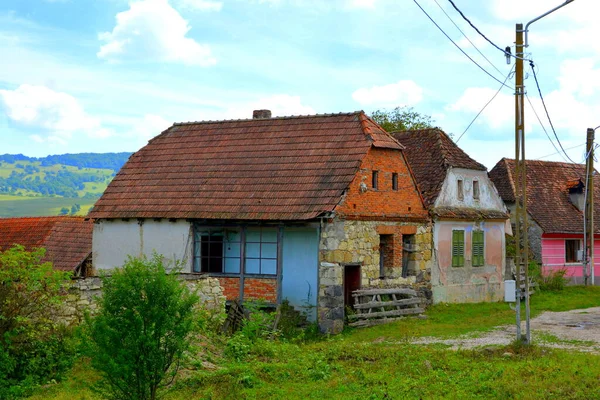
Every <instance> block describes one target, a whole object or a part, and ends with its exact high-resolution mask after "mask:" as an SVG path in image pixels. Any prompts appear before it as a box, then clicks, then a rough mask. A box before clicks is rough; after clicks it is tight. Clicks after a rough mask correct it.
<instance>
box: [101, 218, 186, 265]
mask: <svg viewBox="0 0 600 400" xmlns="http://www.w3.org/2000/svg"><path fill="white" fill-rule="evenodd" d="M192 247H193V238H192V235H191V224H190V223H189V222H187V221H185V220H177V221H175V222H171V221H169V220H158V221H155V220H142V221H138V220H135V219H131V220H128V221H123V220H101V221H99V222H97V223H95V224H94V233H93V237H92V263H93V266H94V268H96V270H103V269H111V268H115V267H120V266H122V265H123V264H124V263H125V261H126V260H127V256H128V255H131V256H141V255H143V254H145V255H146V256H148V257H151V256H152V253H153V252H154V251H156V252H157V253H158V254H161V255H163V256H164V257H165V258H166V259H167V260H184V261H185V264H184V266H183V270H184V272H190V271H191V265H192V260H191V256H192Z"/></svg>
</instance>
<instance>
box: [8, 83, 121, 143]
mask: <svg viewBox="0 0 600 400" xmlns="http://www.w3.org/2000/svg"><path fill="white" fill-rule="evenodd" d="M0 100H1V102H2V103H3V105H4V108H5V111H6V115H7V116H8V118H9V119H11V120H12V121H14V122H16V123H18V124H21V125H24V126H28V127H33V128H39V129H42V130H44V131H45V133H46V137H43V136H41V135H39V134H38V135H34V136H33V137H32V139H33V140H34V141H36V142H40V140H42V141H47V140H48V141H55V142H56V141H60V142H65V141H66V139H69V138H70V137H71V136H72V135H73V133H76V132H84V133H86V134H88V136H90V137H99V138H104V137H108V136H111V135H112V132H111V131H110V130H108V129H105V128H102V126H101V124H100V121H99V120H98V119H97V118H94V117H92V116H90V115H88V114H87V113H86V112H85V111H84V109H83V107H82V106H81V104H79V102H78V101H77V99H76V98H74V97H73V96H71V95H69V94H67V93H62V92H56V91H54V90H51V89H49V88H47V87H45V86H34V85H21V86H19V87H18V88H17V89H15V90H0Z"/></svg>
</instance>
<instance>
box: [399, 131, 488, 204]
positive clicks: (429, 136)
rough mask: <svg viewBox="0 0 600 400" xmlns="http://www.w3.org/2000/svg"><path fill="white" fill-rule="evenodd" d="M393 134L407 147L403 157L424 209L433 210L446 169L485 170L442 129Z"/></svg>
mask: <svg viewBox="0 0 600 400" xmlns="http://www.w3.org/2000/svg"><path fill="white" fill-rule="evenodd" d="M392 135H393V136H394V137H395V138H396V139H397V140H398V141H399V142H400V143H401V144H402V145H403V146H405V147H406V157H407V158H408V162H409V164H410V167H411V169H412V171H413V173H414V174H415V178H416V180H417V184H418V185H419V190H420V191H421V193H422V195H423V198H424V200H425V205H426V206H427V207H432V206H433V204H434V203H435V201H436V199H437V197H438V195H439V194H440V191H441V190H442V185H443V184H444V180H445V179H446V174H447V172H448V168H451V167H452V168H466V169H474V170H478V171H486V170H487V169H486V167H485V166H484V165H482V164H480V163H478V162H477V161H475V160H473V159H472V158H471V157H469V155H468V154H467V153H465V152H464V151H463V150H462V149H461V148H460V147H458V146H457V145H456V143H454V142H453V141H452V139H450V137H449V136H448V135H447V134H446V133H445V132H444V131H442V130H441V129H438V128H432V129H419V130H410V131H398V132H394V133H392Z"/></svg>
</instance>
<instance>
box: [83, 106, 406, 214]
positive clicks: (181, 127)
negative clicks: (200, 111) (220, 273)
mask: <svg viewBox="0 0 600 400" xmlns="http://www.w3.org/2000/svg"><path fill="white" fill-rule="evenodd" d="M371 146H375V147H384V148H390V149H397V150H401V149H402V146H401V145H400V144H399V143H398V142H397V141H396V140H395V139H394V138H392V137H391V136H390V135H389V134H388V133H386V132H385V131H384V130H383V129H381V128H380V127H379V126H378V125H377V124H376V123H375V122H374V121H373V120H372V119H370V118H369V117H367V116H366V115H365V114H364V113H363V112H362V111H360V112H353V113H346V114H327V115H312V116H297V117H282V118H268V119H248V120H232V121H214V122H213V121H209V122H191V123H179V124H174V125H173V126H172V127H171V128H169V129H167V130H166V131H164V132H163V133H162V134H160V135H158V136H157V137H155V138H154V139H152V140H150V142H149V143H148V144H147V145H146V146H145V147H143V148H142V149H141V150H140V151H138V152H137V153H135V154H133V155H132V156H131V157H130V159H129V161H128V162H127V163H126V164H125V165H124V166H123V168H122V169H121V170H120V171H119V173H118V174H117V176H116V177H115V178H114V179H113V181H112V182H111V183H110V185H109V186H108V188H107V189H106V191H105V192H104V194H103V195H102V197H101V198H100V199H99V200H98V202H97V203H96V204H95V206H94V208H93V210H92V211H91V212H90V214H89V216H90V217H91V218H206V219H244V220H294V219H295V220H305V219H311V218H314V217H317V216H318V215H321V214H323V213H325V212H329V211H333V210H334V209H335V207H336V206H337V205H338V204H339V203H340V201H341V199H342V196H343V194H344V192H345V190H346V189H347V188H348V187H349V185H350V183H351V182H352V179H353V178H354V176H355V174H356V172H357V171H358V168H359V166H360V163H361V160H362V159H363V158H364V157H365V156H366V154H367V152H368V150H369V148H371Z"/></svg>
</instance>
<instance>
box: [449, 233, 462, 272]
mask: <svg viewBox="0 0 600 400" xmlns="http://www.w3.org/2000/svg"><path fill="white" fill-rule="evenodd" d="M464 265H465V231H452V266H453V267H462V266H464Z"/></svg>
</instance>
